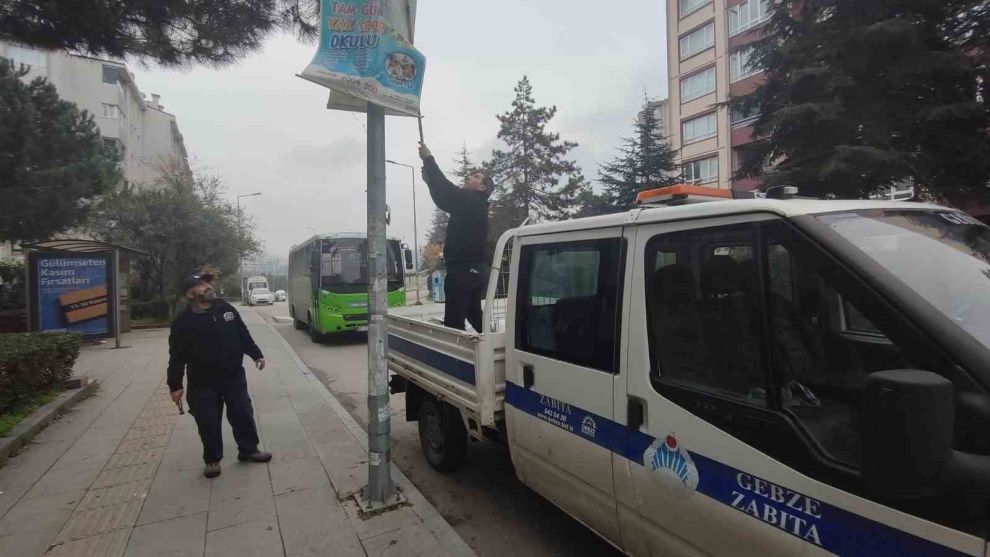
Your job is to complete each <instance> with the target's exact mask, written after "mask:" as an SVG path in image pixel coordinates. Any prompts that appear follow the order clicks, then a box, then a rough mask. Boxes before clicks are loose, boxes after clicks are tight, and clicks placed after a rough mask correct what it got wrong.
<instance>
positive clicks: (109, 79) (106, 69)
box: [103, 64, 120, 85]
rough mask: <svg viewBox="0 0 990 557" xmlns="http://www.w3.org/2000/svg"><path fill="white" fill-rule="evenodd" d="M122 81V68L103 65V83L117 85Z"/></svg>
mask: <svg viewBox="0 0 990 557" xmlns="http://www.w3.org/2000/svg"><path fill="white" fill-rule="evenodd" d="M119 80H120V68H118V67H116V66H108V65H106V64H103V83H106V84H107V85H116V84H117V82H118V81H119Z"/></svg>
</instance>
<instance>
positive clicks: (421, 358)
mask: <svg viewBox="0 0 990 557" xmlns="http://www.w3.org/2000/svg"><path fill="white" fill-rule="evenodd" d="M495 305H498V304H495ZM493 309H495V308H493ZM443 312H444V305H443V304H426V305H422V306H406V307H397V308H390V309H389V313H388V316H387V321H388V348H389V349H388V368H389V370H390V371H391V372H392V373H395V374H396V375H399V376H401V377H403V378H405V379H406V380H407V381H409V382H411V383H414V384H415V385H416V386H418V387H419V388H421V389H423V390H424V391H426V392H428V393H431V394H432V395H434V396H436V397H437V398H439V399H440V400H443V401H445V402H448V403H449V404H451V405H453V406H454V407H456V408H458V409H460V410H461V411H462V412H463V415H464V416H466V417H467V419H468V424H467V425H468V430H469V431H470V432H471V434H472V435H474V436H476V437H480V436H481V435H482V430H481V428H497V427H498V426H497V424H498V423H499V422H501V421H502V419H503V410H504V405H505V333H504V329H505V312H504V311H493V312H485V314H486V317H487V318H488V319H489V320H490V321H491V326H490V327H489V328H490V329H491V330H493V331H494V332H486V333H478V332H476V331H458V330H455V329H450V328H447V327H444V326H443ZM472 420H473V421H474V422H475V423H473V424H472V423H471V421H472Z"/></svg>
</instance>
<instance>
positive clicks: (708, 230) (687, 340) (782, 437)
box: [616, 215, 990, 556]
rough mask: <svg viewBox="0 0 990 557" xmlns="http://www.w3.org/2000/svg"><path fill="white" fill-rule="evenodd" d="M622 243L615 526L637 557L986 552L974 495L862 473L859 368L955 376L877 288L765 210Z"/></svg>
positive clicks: (655, 230)
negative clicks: (915, 487) (638, 548)
mask: <svg viewBox="0 0 990 557" xmlns="http://www.w3.org/2000/svg"><path fill="white" fill-rule="evenodd" d="M630 255H631V256H632V257H635V262H634V267H633V269H634V270H633V273H634V276H633V280H632V281H631V282H630V285H631V286H630V288H631V289H632V292H631V293H630V295H629V300H630V302H629V306H630V310H629V317H628V319H629V321H628V323H629V324H628V337H629V338H628V356H627V357H628V360H627V366H628V367H627V371H628V375H627V377H628V382H627V391H628V392H627V395H628V402H627V404H628V405H629V407H630V408H632V409H635V410H636V411H631V412H629V413H628V414H629V416H630V418H629V419H627V423H626V426H627V428H628V437H627V441H626V445H625V447H624V448H623V452H624V453H625V454H624V456H625V458H626V459H627V460H628V461H629V470H630V476H631V478H632V484H633V490H632V491H633V492H634V497H635V499H636V505H637V506H638V509H639V514H638V517H636V518H635V519H633V518H630V517H624V520H625V519H628V522H629V524H627V523H626V522H624V523H623V531H624V532H625V531H627V530H628V531H630V532H639V533H640V534H641V535H642V536H643V538H644V539H645V540H646V543H645V544H644V546H646V547H644V548H643V551H644V552H648V553H649V554H652V555H664V556H667V555H699V554H707V555H829V554H836V555H871V556H894V555H974V556H975V555H981V556H982V555H984V546H985V544H984V540H985V536H986V533H987V532H986V527H987V525H988V524H990V523H988V517H987V512H986V509H987V505H986V501H985V500H981V499H979V498H977V497H976V496H971V495H969V494H965V493H953V494H946V495H943V496H939V497H934V496H932V497H920V496H915V497H903V498H902V497H899V496H897V495H896V494H895V495H892V496H879V495H877V494H876V493H877V492H876V490H875V489H873V487H872V486H870V485H866V484H865V483H864V480H863V477H862V474H861V472H860V464H861V455H862V443H861V441H862V438H863V436H862V430H863V423H862V422H861V420H860V417H861V416H862V414H863V408H862V405H863V388H864V387H863V386H864V379H865V377H866V376H867V375H869V374H870V373H873V372H876V371H882V370H896V369H923V370H930V371H933V372H935V373H939V374H942V375H943V376H944V377H946V378H949V379H951V380H952V381H953V383H954V384H955V385H956V386H957V388H958V389H963V388H965V380H964V378H962V377H961V376H960V375H959V373H960V371H959V368H958V366H956V365H955V364H954V363H953V362H951V361H947V360H945V359H944V358H945V357H944V356H943V354H944V352H943V351H940V350H938V349H937V348H936V347H935V346H934V345H933V344H932V342H931V340H930V339H928V338H927V337H926V336H925V335H924V334H923V333H921V332H920V331H919V328H918V327H916V326H915V325H914V324H912V323H909V322H906V320H905V319H903V318H902V316H901V315H900V314H899V313H898V312H897V311H896V308H892V307H890V306H889V305H887V302H885V300H884V299H883V297H881V296H880V295H879V294H878V293H876V291H874V290H872V289H871V287H870V286H868V285H867V284H866V283H865V282H863V281H861V280H858V279H857V278H856V277H855V276H853V275H852V274H851V273H850V272H848V271H847V270H846V269H845V268H844V267H843V266H842V265H841V264H839V263H838V262H837V259H836V258H835V257H832V256H831V255H830V254H828V253H826V252H824V250H823V249H822V248H820V247H819V246H818V245H817V244H814V243H812V242H811V241H809V240H807V239H806V238H805V237H804V236H803V235H802V234H801V233H800V232H798V231H797V229H795V228H794V227H793V226H792V225H790V223H788V222H786V221H784V220H782V219H779V218H777V217H775V216H771V215H748V216H734V217H720V218H715V219H705V220H703V221H694V222H681V223H660V224H649V225H643V226H641V227H640V228H639V229H638V231H637V234H636V243H635V247H634V248H631V250H630ZM638 408H641V410H639V409H638ZM918 411H919V412H924V411H925V409H924V408H918ZM616 415H617V419H619V418H618V417H619V416H621V415H622V412H618V411H617V412H616ZM637 416H642V419H641V420H640V419H638V418H637ZM904 465H905V466H911V465H912V463H911V462H905V463H904ZM909 490H910V486H905V491H909Z"/></svg>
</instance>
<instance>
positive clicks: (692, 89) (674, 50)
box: [667, 0, 770, 191]
mask: <svg viewBox="0 0 990 557" xmlns="http://www.w3.org/2000/svg"><path fill="white" fill-rule="evenodd" d="M769 7H770V2H769V1H768V0H667V52H668V54H667V58H668V60H667V68H668V72H669V79H670V87H669V114H670V121H669V125H668V129H669V134H670V142H671V146H672V147H673V148H674V149H675V150H676V151H677V156H678V160H679V162H680V163H681V165H682V169H683V175H684V181H685V182H686V183H691V184H696V185H705V186H710V187H713V188H720V189H735V190H741V191H749V190H752V189H755V188H757V187H759V185H760V184H759V182H758V181H756V180H751V179H746V180H733V178H732V174H733V171H734V170H735V169H736V168H738V166H737V165H738V162H737V161H738V157H739V153H740V149H745V146H746V145H747V144H749V143H752V142H753V137H752V131H753V123H754V120H755V115H753V114H741V113H737V112H736V111H730V110H729V109H728V107H726V106H724V105H721V104H720V103H724V102H725V101H726V100H728V99H729V98H730V97H732V96H739V95H745V94H747V93H749V92H751V91H753V89H755V88H756V86H757V85H758V84H759V83H760V80H761V79H762V78H763V76H762V72H760V71H759V70H758V68H754V67H752V65H751V64H750V63H749V53H750V50H749V47H748V45H749V44H750V43H752V42H753V41H755V40H756V39H757V38H758V37H759V34H760V28H761V27H762V25H763V24H764V23H766V22H767V20H768V19H769Z"/></svg>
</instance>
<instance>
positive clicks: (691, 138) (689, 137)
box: [681, 112, 717, 145]
mask: <svg viewBox="0 0 990 557" xmlns="http://www.w3.org/2000/svg"><path fill="white" fill-rule="evenodd" d="M716 125H717V119H716V117H715V113H714V112H709V113H708V114H705V115H704V116H698V117H697V118H691V119H690V120H685V121H684V122H682V123H681V136H682V137H681V143H682V144H684V145H687V144H688V143H694V142H695V141H701V140H703V139H708V138H710V137H715V134H716V133H717V129H716Z"/></svg>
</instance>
